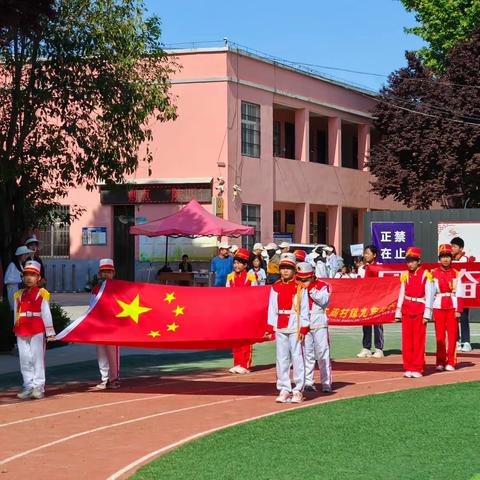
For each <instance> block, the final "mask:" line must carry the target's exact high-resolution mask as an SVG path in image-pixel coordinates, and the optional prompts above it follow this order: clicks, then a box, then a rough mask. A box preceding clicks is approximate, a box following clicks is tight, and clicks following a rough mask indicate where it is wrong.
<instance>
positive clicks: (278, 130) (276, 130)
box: [273, 120, 282, 157]
mask: <svg viewBox="0 0 480 480" xmlns="http://www.w3.org/2000/svg"><path fill="white" fill-rule="evenodd" d="M281 135H282V124H281V123H280V122H279V121H277V120H275V121H274V122H273V156H274V157H280V156H281V154H282V137H281Z"/></svg>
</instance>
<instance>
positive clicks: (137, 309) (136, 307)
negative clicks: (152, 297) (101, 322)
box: [115, 295, 151, 323]
mask: <svg viewBox="0 0 480 480" xmlns="http://www.w3.org/2000/svg"><path fill="white" fill-rule="evenodd" d="M117 303H118V304H119V305H120V306H121V307H122V309H123V310H122V311H121V312H120V313H118V314H117V315H115V316H116V317H118V318H122V317H130V318H131V319H132V320H133V321H134V322H135V323H138V317H139V316H140V315H141V314H142V313H145V312H149V311H150V310H151V308H148V307H142V306H141V305H140V295H137V296H136V297H135V298H134V299H133V300H132V302H131V303H125V302H122V301H121V300H117Z"/></svg>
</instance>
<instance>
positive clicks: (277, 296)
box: [268, 253, 310, 403]
mask: <svg viewBox="0 0 480 480" xmlns="http://www.w3.org/2000/svg"><path fill="white" fill-rule="evenodd" d="M279 269H280V276H281V278H280V280H279V281H278V282H277V283H275V284H274V285H273V286H272V290H271V292H270V300H269V305H268V324H269V326H270V327H271V329H272V330H274V331H275V340H276V356H277V390H279V392H280V394H279V395H278V397H277V398H276V401H277V402H279V403H287V402H290V401H291V402H293V403H301V402H303V387H304V385H305V361H304V358H303V343H304V338H305V335H306V334H307V333H308V327H309V324H310V316H309V308H308V294H307V291H306V289H304V288H302V286H301V285H299V284H298V283H297V282H296V281H295V273H296V260H295V255H293V253H283V254H282V255H281V257H280V264H279ZM290 365H292V367H293V380H294V383H295V386H293V387H292V384H291V381H290Z"/></svg>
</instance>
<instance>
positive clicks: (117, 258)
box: [113, 205, 135, 281]
mask: <svg viewBox="0 0 480 480" xmlns="http://www.w3.org/2000/svg"><path fill="white" fill-rule="evenodd" d="M134 224H135V207H134V206H133V205H125V206H124V205H115V206H114V207H113V261H114V262H115V270H116V277H117V278H118V279H119V280H130V281H134V280H135V236H134V235H132V234H130V232H129V229H130V227H131V226H132V225H134Z"/></svg>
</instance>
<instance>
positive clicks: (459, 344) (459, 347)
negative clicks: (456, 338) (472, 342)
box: [457, 342, 462, 352]
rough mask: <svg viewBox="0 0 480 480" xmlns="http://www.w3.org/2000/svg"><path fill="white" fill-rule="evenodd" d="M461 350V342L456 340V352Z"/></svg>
mask: <svg viewBox="0 0 480 480" xmlns="http://www.w3.org/2000/svg"><path fill="white" fill-rule="evenodd" d="M461 351H462V344H461V343H460V342H457V352H461Z"/></svg>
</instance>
